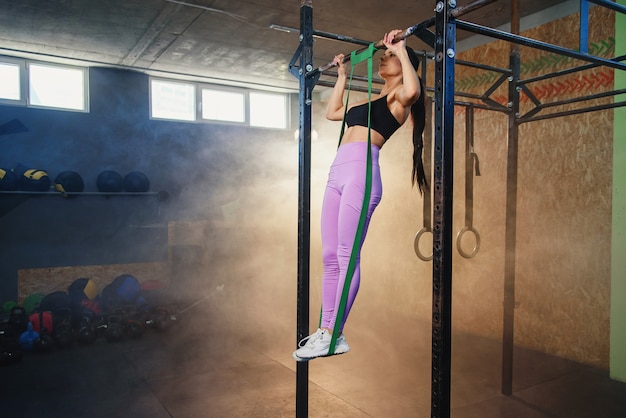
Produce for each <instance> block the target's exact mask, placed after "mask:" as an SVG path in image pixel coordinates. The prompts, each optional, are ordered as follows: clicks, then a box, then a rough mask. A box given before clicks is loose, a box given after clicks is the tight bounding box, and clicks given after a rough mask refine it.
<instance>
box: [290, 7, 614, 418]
mask: <svg viewBox="0 0 626 418" xmlns="http://www.w3.org/2000/svg"><path fill="white" fill-rule="evenodd" d="M511 1H512V4H513V8H512V9H513V12H512V21H511V23H512V28H513V29H514V30H515V31H516V32H518V31H519V7H518V6H519V5H518V3H517V2H518V1H519V0H511ZM491 2H493V0H475V1H474V2H472V3H471V4H470V5H467V6H464V7H459V8H456V0H442V1H438V0H435V17H434V18H431V19H429V20H427V21H425V22H422V23H420V24H418V25H415V26H413V27H412V28H409V30H407V33H408V32H411V34H414V35H416V36H418V37H419V38H420V39H422V40H423V41H424V42H426V43H428V44H431V45H433V44H434V45H433V46H434V50H435V53H434V55H433V56H432V58H433V59H434V61H435V84H434V89H433V91H434V104H435V109H434V116H435V122H434V128H435V129H434V131H435V132H434V143H433V147H434V153H433V155H434V159H433V182H432V186H431V187H433V306H432V370H431V372H432V386H431V417H433V418H449V416H450V377H451V376H450V370H451V327H452V324H451V307H452V298H451V296H452V252H453V250H452V248H453V240H452V196H453V162H454V158H453V148H454V142H453V138H454V105H462V106H472V107H474V108H477V109H485V110H493V111H500V112H504V113H506V114H507V115H508V117H509V132H508V136H509V137H508V153H507V196H506V220H507V225H506V231H505V271H504V315H503V345H502V393H503V394H505V395H511V394H512V376H513V375H512V371H513V366H512V365H513V335H514V332H513V331H514V309H515V241H516V226H515V224H516V216H517V213H516V211H517V158H518V155H517V153H518V131H519V125H520V124H522V123H526V122H532V121H536V120H544V119H549V118H556V117H561V116H568V115H574V114H578V113H584V112H592V111H598V110H604V109H611V108H617V107H622V106H626V102H617V103H612V104H608V105H602V106H591V107H586V108H581V109H576V110H570V111H567V112H554V113H549V114H544V115H538V113H540V112H542V111H544V110H545V109H549V108H552V107H556V106H559V105H564V104H570V103H576V102H583V101H586V100H592V99H597V98H603V97H610V96H616V95H618V94H622V93H626V90H617V91H613V92H606V93H601V94H596V95H590V96H586V97H583V98H577V99H569V100H564V101H560V102H553V103H549V104H541V103H540V102H539V100H538V99H537V98H536V97H535V96H534V95H533V94H532V92H531V91H530V89H529V88H528V87H527V85H528V84H530V83H532V82H536V81H541V80H545V79H548V78H551V77H558V76H561V75H565V74H571V73H574V72H576V71H584V70H587V69H590V68H594V67H598V66H606V67H609V68H614V69H618V70H626V64H625V63H622V61H624V60H625V58H626V57H624V56H623V57H616V58H613V59H605V58H601V57H596V56H593V55H590V54H588V53H587V45H586V43H587V39H588V36H587V31H588V22H587V21H586V20H585V19H588V4H587V3H588V2H593V3H595V4H597V5H601V6H605V7H608V8H610V9H612V10H615V11H617V12H620V13H625V14H626V7H625V6H621V5H619V4H617V3H614V2H612V1H608V0H581V13H580V14H581V24H580V51H574V50H570V49H566V48H562V47H559V46H555V45H551V44H548V43H545V42H540V41H536V40H533V39H530V38H526V37H522V36H520V35H519V34H513V33H507V32H503V31H499V30H496V29H492V28H488V27H484V26H480V25H477V24H474V23H470V22H466V21H462V20H458V19H457V18H458V17H460V16H461V15H462V14H465V13H467V12H469V11H472V10H475V9H477V8H479V7H482V6H484V5H486V4H489V3H491ZM300 17H301V22H300V46H299V48H298V50H297V51H296V53H295V55H294V58H293V59H292V61H291V63H290V71H291V72H292V74H293V75H294V76H295V77H297V78H298V79H299V80H300V101H299V113H300V123H299V128H300V130H299V132H300V134H299V135H300V138H299V150H300V153H299V156H300V157H299V198H298V301H297V341H299V340H300V339H301V338H304V337H305V336H306V335H308V329H309V285H310V278H309V262H310V187H311V104H312V90H313V88H314V86H315V85H316V83H317V82H318V80H319V77H320V75H321V73H322V71H319V70H314V69H313V37H314V36H317V37H324V38H329V39H334V40H342V41H346V42H351V43H355V44H358V45H367V44H369V42H367V41H362V40H359V39H355V38H351V37H347V36H342V35H335V34H330V33H327V32H319V31H314V30H313V27H312V26H313V9H312V0H302V3H301V12H300ZM432 25H434V26H435V33H434V34H433V33H432V32H430V31H429V30H427V28H429V27H431V26H432ZM413 28H417V29H419V30H416V31H415V33H414V32H413V31H411V29H413ZM457 29H461V30H465V31H469V32H473V33H476V34H480V35H486V36H489V37H492V38H495V39H500V40H505V41H508V42H510V43H511V44H512V45H513V48H512V52H511V56H510V63H509V65H510V67H509V68H508V69H503V68H496V67H491V66H487V65H483V64H477V63H470V62H464V61H460V60H455V54H456V52H455V51H456V31H457ZM583 32H585V33H583ZM519 45H523V46H528V47H532V48H536V49H541V50H545V51H549V52H553V53H556V54H559V55H565V56H568V57H571V58H575V59H579V60H581V61H585V62H589V63H590V64H586V65H582V66H579V67H576V68H572V69H568V70H564V71H561V72H556V73H552V74H548V75H544V76H540V77H535V78H530V79H526V80H521V79H520V56H519ZM424 55H425V56H426V55H427V54H426V53H425V54H424ZM296 62H299V64H298V65H296ZM455 65H466V66H470V67H474V68H479V69H485V70H490V71H494V72H497V73H500V74H501V76H500V77H499V78H498V79H497V80H496V81H495V83H494V84H493V85H492V86H491V87H490V88H488V89H487V91H485V93H483V94H482V95H475V94H468V93H462V92H455V84H454V74H455V71H454V69H455ZM505 81H508V82H509V103H508V105H507V106H502V105H501V104H499V103H497V102H496V101H495V100H493V99H491V98H490V97H489V96H490V95H491V94H492V93H493V92H494V91H495V90H496V89H497V88H498V87H499V86H501V85H502V84H503V83H504V82H505ZM320 84H321V85H329V86H330V85H331V84H330V83H327V82H324V81H322V82H320ZM521 91H523V92H524V93H525V94H526V95H527V96H528V97H529V98H530V99H531V101H532V102H533V103H534V104H535V108H534V109H532V110H531V111H529V112H528V113H526V114H525V115H523V116H520V114H519V104H520V103H519V98H520V92H521ZM457 96H458V97H461V98H464V99H469V100H471V101H470V102H464V101H461V100H456V99H455V97H457ZM297 341H296V344H297ZM296 416H297V417H307V416H308V363H306V362H298V363H297V368H296Z"/></svg>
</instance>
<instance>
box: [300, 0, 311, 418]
mask: <svg viewBox="0 0 626 418" xmlns="http://www.w3.org/2000/svg"><path fill="white" fill-rule="evenodd" d="M312 69H313V7H312V0H302V3H301V5H300V65H299V70H298V75H299V80H300V98H299V112H300V118H299V119H300V124H299V132H300V138H299V161H298V163H299V170H298V302H297V318H296V321H297V330H296V334H297V336H296V337H297V338H296V345H297V344H298V341H300V340H301V339H302V338H304V337H306V336H307V335H308V334H309V297H310V294H309V293H310V292H309V285H310V277H309V273H310V271H309V270H310V269H309V267H310V257H311V254H310V252H311V104H312V94H313V87H315V80H314V79H313V78H311V77H307V73H308V72H310V71H311V70H312ZM308 414H309V364H308V362H297V363H296V417H298V418H305V417H307V416H308Z"/></svg>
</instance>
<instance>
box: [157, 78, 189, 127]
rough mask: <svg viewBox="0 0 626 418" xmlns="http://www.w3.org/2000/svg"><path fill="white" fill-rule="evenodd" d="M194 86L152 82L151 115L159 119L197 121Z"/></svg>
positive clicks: (170, 82)
mask: <svg viewBox="0 0 626 418" xmlns="http://www.w3.org/2000/svg"><path fill="white" fill-rule="evenodd" d="M195 93H196V89H195V87H194V85H193V84H189V83H179V82H173V81H165V80H155V79H152V80H150V115H151V116H152V117H153V118H157V119H175V120H185V121H194V120H196V94H195Z"/></svg>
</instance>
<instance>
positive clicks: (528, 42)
mask: <svg viewBox="0 0 626 418" xmlns="http://www.w3.org/2000/svg"><path fill="white" fill-rule="evenodd" d="M456 25H457V27H458V28H459V29H462V30H466V31H468V32H473V33H477V34H479V35H486V36H490V37H492V38H496V39H501V40H504V41H509V42H512V43H515V44H518V45H523V46H528V47H531V48H536V49H541V50H544V51H549V52H554V53H556V54H559V55H564V56H567V57H572V58H576V59H579V60H581V61H587V62H593V63H597V64H600V65H602V66H606V67H611V68H615V69H618V70H623V71H626V64H622V63H620V62H616V61H613V60H609V59H605V58H600V57H596V56H594V55H589V54H584V53H581V52H578V51H574V50H571V49H567V48H562V47H560V46H556V45H552V44H549V43H547V42H541V41H537V40H534V39H530V38H526V37H524V36H519V35H513V34H511V33H509V32H503V31H501V30H497V29H493V28H489V27H486V26H481V25H477V24H475V23H471V22H466V21H464V20H457V21H456Z"/></svg>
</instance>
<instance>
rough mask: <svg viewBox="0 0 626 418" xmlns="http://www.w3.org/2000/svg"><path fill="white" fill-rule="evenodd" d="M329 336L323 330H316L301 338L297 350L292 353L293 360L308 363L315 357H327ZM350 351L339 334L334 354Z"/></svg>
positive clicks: (343, 337)
mask: <svg viewBox="0 0 626 418" xmlns="http://www.w3.org/2000/svg"><path fill="white" fill-rule="evenodd" d="M330 340H331V336H330V334H329V333H328V331H326V330H325V329H318V330H317V331H315V333H313V334H311V335H309V336H308V337H305V338H303V339H302V340H301V341H300V343H298V346H299V347H300V348H298V349H297V350H296V351H294V352H293V355H292V357H293V359H294V360H296V361H308V360H312V359H314V358H317V357H325V356H328V355H329V354H328V349H329V348H330ZM348 351H350V346H349V345H348V343H347V342H346V337H345V336H344V335H343V334H341V335H340V336H339V338H337V343H336V344H335V353H334V354H344V353H347V352H348Z"/></svg>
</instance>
